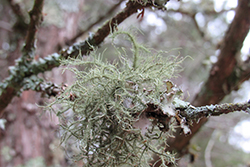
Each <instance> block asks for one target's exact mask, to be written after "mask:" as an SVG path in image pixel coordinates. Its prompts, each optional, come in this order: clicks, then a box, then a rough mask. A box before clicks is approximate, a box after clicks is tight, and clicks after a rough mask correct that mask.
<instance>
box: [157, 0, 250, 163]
mask: <svg viewBox="0 0 250 167" xmlns="http://www.w3.org/2000/svg"><path fill="white" fill-rule="evenodd" d="M249 29H250V6H249V1H248V0H240V1H238V7H237V10H236V14H235V17H234V19H233V21H232V23H231V24H230V26H229V28H228V30H227V32H226V33H225V36H224V39H223V41H224V42H223V44H222V46H221V48H220V54H219V56H218V61H217V62H216V63H215V64H214V65H213V67H212V69H211V71H210V76H209V78H208V80H207V81H206V83H205V84H204V85H203V87H202V89H201V91H200V92H199V94H197V96H196V97H195V99H194V100H193V102H192V104H193V105H194V106H202V105H209V104H217V103H219V102H220V101H221V100H222V99H223V98H224V97H225V96H226V95H227V94H229V93H230V92H231V91H232V90H234V89H237V88H238V86H239V85H240V84H241V83H242V82H244V81H245V80H248V79H249V78H250V74H249V73H248V72H249V67H248V68H247V69H245V70H241V71H242V72H241V74H240V76H235V75H234V74H235V73H234V72H235V70H236V69H237V68H238V66H237V63H239V62H237V53H238V52H239V51H240V49H241V47H242V45H243V41H244V39H245V37H246V36H247V34H248V32H249ZM245 64H249V63H248V62H245ZM206 122H207V118H203V119H201V120H200V121H199V122H194V124H193V126H192V127H191V132H192V134H191V135H187V136H186V135H184V134H181V133H180V132H181V130H180V129H179V130H178V131H177V132H176V133H175V138H173V139H171V140H170V141H168V145H169V147H168V148H167V150H166V151H176V152H177V153H179V156H182V155H183V154H185V153H187V150H186V148H187V146H188V144H189V142H190V140H191V139H192V137H193V136H194V135H195V134H196V133H197V132H198V131H199V129H200V128H201V127H202V126H203V125H204V123H206ZM158 165H160V163H158Z"/></svg>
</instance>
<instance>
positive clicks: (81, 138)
mask: <svg viewBox="0 0 250 167" xmlns="http://www.w3.org/2000/svg"><path fill="white" fill-rule="evenodd" d="M118 34H125V35H127V36H128V37H129V39H130V40H131V41H132V44H133V46H134V51H135V52H134V59H133V61H132V62H131V60H129V59H128V58H127V57H128V56H127V55H121V53H118V55H119V56H118V57H119V59H118V60H117V61H116V62H115V63H109V62H107V61H104V60H103V57H104V55H96V54H95V52H93V54H91V55H90V56H89V57H88V58H86V57H85V58H77V59H67V60H63V61H62V64H63V65H69V66H68V68H66V69H68V70H71V71H73V72H74V73H75V75H76V81H75V83H74V84H73V85H71V86H69V87H68V88H67V89H66V90H65V92H64V93H63V94H61V95H60V96H59V97H58V98H57V100H56V101H55V102H53V103H52V104H50V105H49V106H48V107H47V109H48V108H49V109H50V110H52V111H53V112H55V113H56V114H57V115H58V116H59V118H60V119H61V124H60V126H61V128H62V132H63V134H62V141H63V142H66V141H68V140H69V139H72V138H73V140H74V141H75V144H76V145H77V147H78V149H79V150H78V154H76V155H75V157H74V158H75V159H76V160H81V159H82V160H83V163H84V166H143V167H144V166H149V164H148V161H149V160H150V159H151V158H152V154H157V155H158V156H159V157H160V159H161V160H162V161H163V164H162V165H163V166H164V162H171V163H174V161H175V159H174V155H172V154H169V153H166V152H165V151H164V150H165V147H162V146H161V144H162V143H166V140H167V138H168V137H169V136H170V134H169V133H168V132H165V133H163V132H161V131H160V130H159V129H158V127H157V126H156V125H155V124H152V125H151V126H148V131H147V132H146V133H145V134H142V133H141V131H140V129H137V128H135V127H134V123H135V122H136V121H138V119H139V117H140V115H141V113H142V111H143V110H144V109H145V108H147V104H149V103H151V104H155V105H159V104H161V101H162V98H163V97H164V96H163V95H164V94H165V93H166V85H165V83H164V81H165V80H166V79H170V78H172V77H174V73H175V72H176V71H178V67H179V63H180V61H181V60H178V59H177V58H176V57H170V58H168V57H166V55H165V56H164V52H161V53H159V54H156V55H152V54H151V53H149V52H148V50H147V51H145V49H143V47H142V46H140V45H139V44H137V43H136V41H135V40H134V38H133V37H132V36H131V35H130V34H128V33H116V34H114V35H115V36H114V37H116V36H117V35H118ZM135 61H136V62H135ZM72 65H77V67H72ZM79 67H81V69H82V68H84V70H79ZM72 95H73V96H74V97H75V98H74V99H73V100H72V98H69V96H72ZM55 104H62V106H61V107H60V109H58V108H56V105H55ZM65 145H67V146H68V147H70V145H69V144H68V143H67V144H65Z"/></svg>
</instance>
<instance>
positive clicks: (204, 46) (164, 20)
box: [0, 0, 250, 167]
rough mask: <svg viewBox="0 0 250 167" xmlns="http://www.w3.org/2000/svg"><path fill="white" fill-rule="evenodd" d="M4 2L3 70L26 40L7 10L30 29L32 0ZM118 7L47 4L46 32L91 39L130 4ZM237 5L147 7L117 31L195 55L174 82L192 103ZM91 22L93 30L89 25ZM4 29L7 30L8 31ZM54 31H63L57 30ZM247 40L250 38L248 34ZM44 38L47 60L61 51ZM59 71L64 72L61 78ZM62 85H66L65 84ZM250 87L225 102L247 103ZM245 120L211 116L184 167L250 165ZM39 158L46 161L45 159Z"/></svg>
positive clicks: (109, 1) (73, 0) (199, 2)
mask: <svg viewBox="0 0 250 167" xmlns="http://www.w3.org/2000/svg"><path fill="white" fill-rule="evenodd" d="M0 1H1V3H0V29H1V31H0V37H1V39H0V46H1V49H0V65H1V67H7V66H9V65H11V64H13V63H14V60H15V59H16V58H17V57H16V56H12V57H11V56H8V55H11V54H10V53H12V52H15V50H16V49H17V48H20V47H21V44H22V42H23V39H24V38H23V33H24V31H20V32H19V34H17V33H16V34H12V31H14V30H15V29H12V28H11V27H13V25H14V24H17V22H18V18H17V17H16V15H15V14H14V13H13V10H11V9H10V7H8V5H9V2H12V3H14V4H18V5H19V6H20V11H21V14H22V15H23V17H24V19H23V22H24V25H25V24H28V22H29V17H28V13H27V11H29V10H30V9H31V7H32V5H33V0H12V1H11V0H9V2H7V0H0ZM118 3H120V1H119V0H102V1H100V0H70V1H69V0H46V1H45V4H44V5H45V6H44V11H43V13H44V21H43V23H42V27H41V29H51V28H53V27H57V28H60V29H63V28H67V27H68V26H71V27H72V26H75V27H77V28H76V30H75V31H76V32H75V33H78V32H81V31H85V30H87V32H86V33H84V34H83V35H82V36H81V37H79V38H78V39H77V41H82V40H84V39H86V38H87V37H88V35H89V34H90V33H93V32H95V31H96V30H97V29H98V28H99V27H100V26H101V25H102V24H103V23H104V22H106V21H107V20H108V19H110V18H112V16H114V15H115V13H117V12H119V11H121V10H122V9H123V8H124V7H125V3H126V1H122V2H121V3H120V4H119V5H118V6H117V8H116V9H115V10H114V11H112V12H108V11H109V9H110V8H111V7H113V6H114V5H116V4H118ZM236 6H237V0H230V1H229V0H221V1H217V2H216V1H215V0H182V1H181V2H178V1H175V0H171V1H170V2H168V4H167V6H166V7H167V10H166V11H159V10H156V9H146V10H145V13H144V17H139V18H137V17H136V15H133V16H131V17H129V18H128V19H126V20H125V21H124V22H123V23H122V24H121V25H120V26H119V27H118V29H120V30H126V31H130V32H131V33H133V34H134V35H135V36H136V38H137V40H138V42H140V43H142V44H143V45H145V46H146V47H148V48H153V49H155V50H164V51H168V52H169V54H170V55H175V56H176V55H179V56H181V57H185V56H190V57H191V58H188V59H186V60H185V61H184V62H183V64H182V66H183V69H184V70H183V71H182V72H181V73H180V77H179V78H177V79H174V82H175V83H176V84H177V85H178V86H179V87H180V88H181V89H182V90H183V91H184V93H185V97H184V99H186V100H187V101H192V99H193V98H194V96H195V94H196V93H197V92H199V91H200V90H199V88H200V87H201V85H202V84H203V83H204V81H205V80H206V79H207V77H208V75H209V70H210V68H211V65H212V64H213V63H214V62H216V60H217V56H218V53H219V50H218V46H219V45H220V43H221V42H222V41H221V40H222V39H223V36H224V34H225V31H226V30H227V28H228V25H229V24H230V22H231V21H232V18H233V16H234V9H235V7H236ZM74 13H80V14H78V15H75V16H74V17H78V19H77V20H78V21H77V22H75V20H74V19H72V17H70V16H71V15H73V14H74ZM138 14H139V12H138ZM100 17H103V19H100ZM67 19H72V21H68V20H67ZM66 20H67V21H66ZM98 20H101V21H98ZM92 24H93V26H91V27H90V25H92ZM19 28H20V27H19ZM17 29H18V27H17ZM3 30H6V31H7V33H5V32H4V31H3ZM39 31H40V30H39ZM38 33H40V32H38ZM41 33H44V32H41ZM54 33H60V32H59V31H58V32H57V31H54ZM49 35H53V34H49ZM41 38H42V37H41ZM248 38H250V37H249V35H248ZM69 39H70V38H67V36H65V37H64V38H63V40H64V41H67V40H69ZM39 40H40V38H39V37H38V46H37V47H38V50H37V54H38V55H43V54H45V55H43V56H46V54H51V52H56V51H58V50H55V49H54V50H53V49H52V50H51V52H46V51H44V50H43V49H41V48H40V49H39V46H42V42H41V41H43V42H44V41H45V42H46V38H45V39H42V40H41V41H39ZM115 44H116V45H117V46H122V47H124V48H127V52H129V49H130V48H131V44H130V43H129V42H128V41H125V40H124V38H116V40H115ZM247 45H248V46H247ZM249 45H250V44H249V43H245V44H244V48H245V49H244V50H242V53H239V55H240V56H239V59H241V60H246V58H247V57H249V54H250V53H249V50H248V52H247V49H246V48H248V49H249ZM67 46H68V45H67V42H65V43H60V47H58V48H62V47H67ZM109 48H111V49H109ZM104 50H106V51H105V52H104V53H105V56H106V57H107V58H108V59H109V60H110V61H113V60H114V59H116V58H117V56H116V52H115V51H114V49H112V44H111V39H110V38H107V39H106V40H105V41H104V43H103V44H102V45H101V46H100V48H99V49H98V50H97V52H99V53H103V51H104ZM13 55H14V54H13ZM6 69H7V68H4V69H3V72H2V73H1V74H0V80H3V79H4V78H5V76H7V70H6ZM57 70H58V69H57ZM60 73H61V71H60V72H59V74H60ZM44 77H45V78H50V77H51V74H50V72H47V73H46V75H44ZM59 81H60V82H61V80H59ZM58 84H61V83H58ZM249 85H250V84H249V81H246V82H245V83H243V84H242V85H241V87H240V89H239V90H238V91H235V92H232V93H231V94H230V95H229V96H227V97H226V98H225V99H224V100H223V102H241V101H246V100H248V99H249V96H250V92H249V90H250V86H249ZM244 120H248V121H250V118H249V116H248V115H246V114H244V113H232V114H227V115H223V116H220V117H214V118H210V119H209V122H208V123H207V124H206V125H205V126H204V127H203V128H202V129H201V130H200V132H199V133H198V134H197V135H196V136H195V137H194V138H193V139H192V142H191V143H190V146H189V147H190V148H189V149H190V152H192V153H193V156H194V157H195V160H194V162H193V163H190V155H188V156H185V157H183V158H182V159H181V161H180V162H179V166H193V167H200V166H207V167H209V163H210V162H211V163H212V165H213V166H214V167H220V166H227V167H233V166H234V167H235V166H237V167H245V166H249V165H250V154H249V153H250V144H249V141H250V136H248V138H244V136H243V135H242V134H239V133H236V132H235V127H236V125H237V124H238V125H239V123H240V122H241V121H244ZM241 128H242V127H241ZM242 129H244V128H242ZM244 133H250V132H244ZM236 136H237V137H240V138H237V139H238V143H233V142H231V143H233V144H230V143H229V141H232V140H234V139H232V138H235V137H236ZM243 139H244V140H246V141H247V140H248V145H247V144H245V145H243V147H247V148H248V152H244V151H243V149H242V148H241V147H239V145H240V141H241V140H243ZM57 140H58V139H56V138H55V139H54V142H52V143H51V145H50V146H51V148H50V149H51V150H52V151H53V152H54V153H56V154H54V155H53V156H54V158H55V159H56V156H57V157H58V158H59V159H62V158H64V155H63V154H64V152H63V151H60V148H59V146H58V141H57ZM237 145H238V146H237ZM1 149H2V150H1V151H2V154H3V151H4V150H3V148H1ZM5 150H6V149H5ZM58 150H59V151H58ZM246 150H247V149H246ZM73 152H74V148H72V149H71V150H67V152H66V154H68V155H70V154H73ZM66 157H67V155H66ZM34 160H37V161H39V163H43V160H42V159H41V158H38V159H34ZM34 160H30V161H28V162H26V163H25V164H23V165H22V166H26V167H28V166H30V164H31V163H33V162H34ZM39 163H35V164H34V165H32V166H39ZM58 163H59V160H58V161H57V160H54V165H53V166H58ZM56 164H57V165H56ZM70 164H71V165H70ZM73 164H74V163H73V162H71V161H70V160H67V163H66V164H64V165H61V166H74V165H73ZM75 165H77V164H75ZM59 166H60V165H59Z"/></svg>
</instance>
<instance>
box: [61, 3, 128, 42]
mask: <svg viewBox="0 0 250 167" xmlns="http://www.w3.org/2000/svg"><path fill="white" fill-rule="evenodd" d="M123 1H124V0H120V1H119V2H118V3H117V4H115V5H114V6H113V7H112V8H110V9H109V10H108V11H107V13H106V14H104V15H103V16H100V17H99V18H98V19H97V20H96V21H95V22H94V23H92V24H90V25H89V26H88V27H87V28H86V29H85V30H82V31H80V32H79V33H77V34H76V35H75V36H74V37H73V38H72V39H69V40H67V41H66V42H65V43H66V44H67V45H72V44H73V43H74V42H75V41H76V40H77V38H79V37H81V36H82V35H84V34H85V33H87V32H88V31H89V30H90V29H91V28H93V27H94V26H95V25H96V24H98V23H100V22H101V21H103V20H104V19H105V18H106V17H107V16H108V15H110V14H111V13H113V12H114V11H115V10H116V9H117V8H118V7H119V6H120V5H121V3H122V2H123Z"/></svg>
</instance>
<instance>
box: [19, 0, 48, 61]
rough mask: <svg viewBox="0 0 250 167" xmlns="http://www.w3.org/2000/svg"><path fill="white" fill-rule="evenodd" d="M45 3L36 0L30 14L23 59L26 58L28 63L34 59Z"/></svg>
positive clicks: (42, 0) (41, 0)
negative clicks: (37, 34)
mask: <svg viewBox="0 0 250 167" xmlns="http://www.w3.org/2000/svg"><path fill="white" fill-rule="evenodd" d="M43 2H44V0H35V2H34V5H33V8H32V10H31V11H30V12H29V15H30V24H29V28H28V33H27V35H26V39H25V45H24V47H23V50H22V51H23V55H22V58H26V59H27V61H28V62H31V61H32V60H33V57H34V50H35V39H36V33H37V30H38V27H39V26H40V24H41V22H42V20H43V15H42V10H43Z"/></svg>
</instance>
